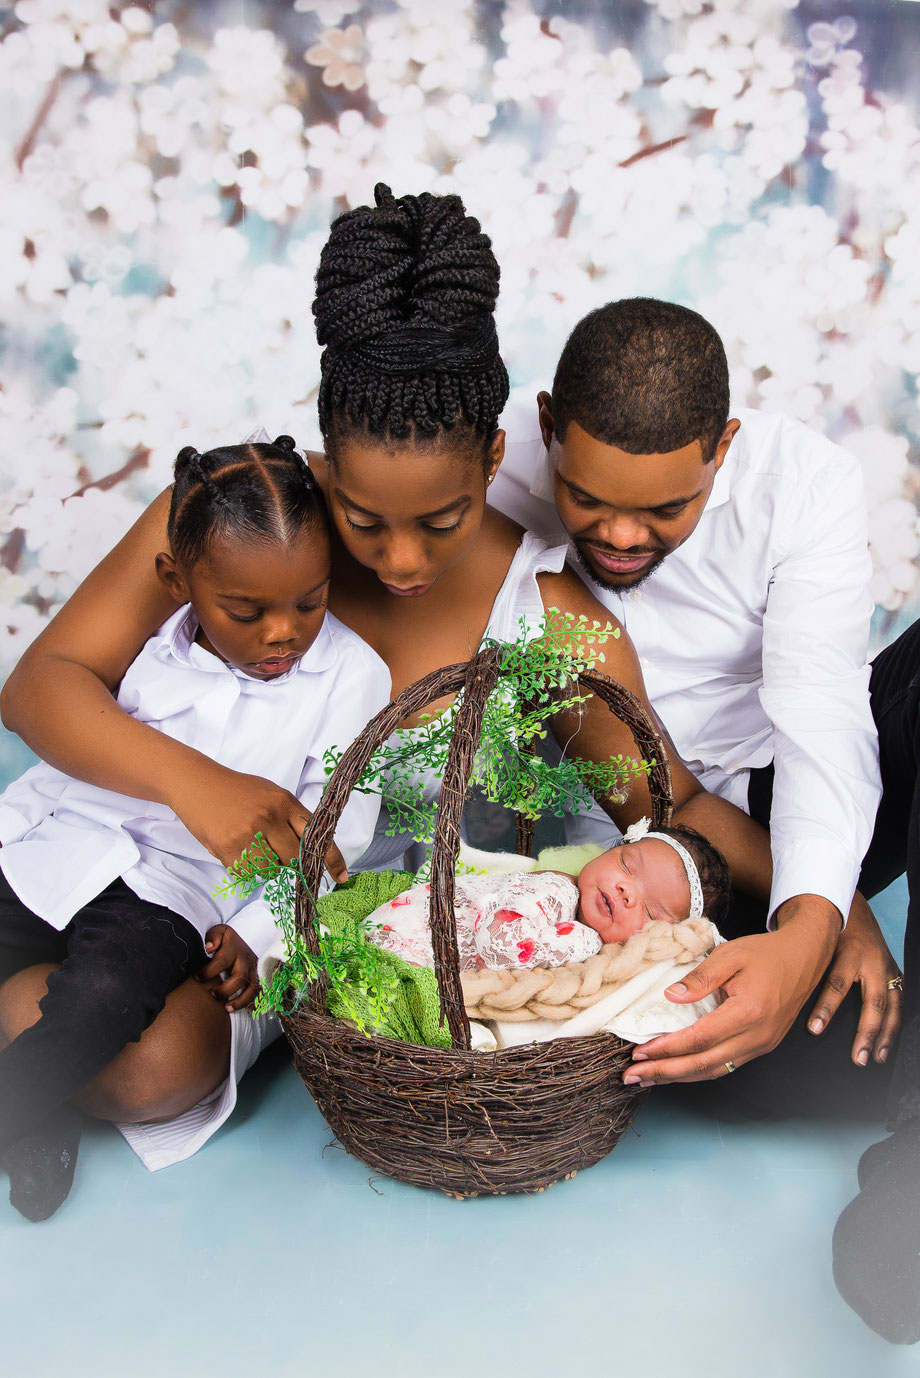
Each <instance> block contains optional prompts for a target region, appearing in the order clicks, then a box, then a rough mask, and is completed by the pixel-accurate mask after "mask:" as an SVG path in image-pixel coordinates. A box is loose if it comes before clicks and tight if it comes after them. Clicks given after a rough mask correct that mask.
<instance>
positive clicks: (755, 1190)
mask: <svg viewBox="0 0 920 1378" xmlns="http://www.w3.org/2000/svg"><path fill="white" fill-rule="evenodd" d="M904 902H905V891H904V888H903V885H900V884H899V885H897V886H895V887H892V890H891V891H889V892H888V894H887V896H886V897H885V899H884V901H883V903H882V904H881V905H880V906H879V908H880V913H881V916H882V917H883V918H884V919H885V920H886V922H888V923H889V924H890V926H891V928H892V930H895V929H896V927H897V924H898V920H899V918H901V919H902V917H903V913H904ZM660 1097H661V1093H659V1100H658V1102H657V1103H656V1100H655V1093H652V1096H651V1097H650V1100H649V1102H648V1104H647V1105H646V1107H645V1108H644V1110H643V1111H642V1113H641V1115H640V1117H639V1119H638V1122H637V1128H638V1130H639V1133H638V1134H630V1135H629V1136H628V1137H627V1138H626V1139H625V1140H624V1141H623V1142H622V1143H621V1144H620V1145H619V1147H618V1148H617V1149H616V1150H615V1151H614V1153H613V1154H612V1155H611V1156H610V1157H609V1158H607V1159H606V1160H605V1161H604V1162H602V1163H600V1164H598V1166H597V1167H594V1168H592V1169H591V1170H590V1171H588V1172H584V1173H581V1174H579V1176H578V1177H577V1178H575V1180H573V1181H571V1182H563V1183H560V1184H559V1185H557V1186H556V1187H554V1188H553V1189H552V1190H551V1191H548V1192H545V1193H542V1194H540V1195H537V1196H534V1197H531V1198H523V1197H503V1198H497V1199H477V1200H473V1201H465V1202H457V1201H452V1200H449V1199H447V1198H446V1197H443V1196H441V1195H439V1194H436V1193H434V1192H427V1191H419V1190H415V1189H413V1188H411V1187H406V1186H403V1185H401V1184H399V1183H396V1182H392V1181H389V1180H387V1179H383V1178H379V1177H378V1178H376V1179H375V1180H374V1181H373V1183H370V1182H369V1180H368V1178H369V1173H368V1171H367V1170H366V1169H365V1168H364V1167H363V1166H362V1165H361V1163H359V1162H357V1161H356V1160H355V1159H353V1158H349V1157H347V1156H346V1155H345V1154H344V1153H343V1152H342V1151H341V1150H339V1149H337V1148H334V1147H328V1144H329V1140H330V1137H331V1136H330V1133H329V1131H328V1129H327V1128H326V1126H325V1124H324V1122H323V1120H322V1119H321V1117H320V1115H319V1113H318V1111H317V1110H316V1108H315V1107H314V1105H313V1102H312V1101H311V1099H310V1097H309V1096H308V1094H307V1092H306V1091H305V1090H304V1089H303V1087H302V1086H301V1084H300V1082H299V1081H298V1079H297V1077H296V1074H295V1073H294V1072H293V1070H292V1069H291V1068H290V1066H289V1065H288V1064H287V1062H286V1058H285V1054H284V1049H283V1046H282V1045H277V1046H276V1048H275V1049H273V1050H271V1051H270V1052H269V1053H268V1054H267V1055H266V1056H265V1057H264V1058H263V1061H262V1063H261V1064H260V1066H258V1067H257V1068H256V1069H255V1070H254V1071H253V1072H252V1073H251V1074H250V1076H249V1077H248V1078H247V1079H246V1081H244V1083H243V1085H242V1087H241V1104H240V1108H239V1110H238V1112H237V1114H236V1115H235V1117H234V1118H233V1119H232V1120H231V1121H230V1122H229V1123H228V1124H227V1125H226V1126H225V1127H224V1129H223V1130H222V1131H221V1132H220V1133H219V1134H218V1135H217V1136H216V1137H215V1138H214V1139H213V1140H212V1141H211V1143H210V1144H208V1145H207V1146H206V1148H205V1149H204V1150H203V1151H202V1152H200V1153H199V1154H198V1155H197V1157H195V1158H193V1159H192V1160H191V1161H190V1162H187V1163H183V1164H180V1165H178V1166H176V1167H173V1168H168V1169H166V1170H165V1171H162V1172H159V1173H153V1174H151V1173H148V1172H146V1170H145V1169H144V1168H143V1167H142V1166H141V1165H140V1163H139V1162H138V1160H137V1159H136V1158H134V1156H133V1154H132V1153H131V1152H130V1150H129V1149H128V1148H127V1146H126V1145H125V1144H124V1143H123V1142H122V1140H121V1139H120V1138H119V1136H118V1135H117V1134H116V1133H115V1132H114V1131H113V1130H109V1129H108V1128H106V1127H103V1126H99V1127H96V1128H94V1129H92V1130H91V1131H90V1132H89V1133H88V1134H87V1136H86V1137H85V1139H84V1142H83V1146H82V1148H81V1152H80V1160H79V1163H78V1168H77V1177H76V1181H75V1185H74V1189H73V1193H72V1195H71V1198H70V1200H69V1201H68V1202H67V1203H66V1205H65V1206H64V1207H63V1208H62V1210H61V1211H60V1212H59V1213H58V1215H57V1216H55V1217H54V1219H52V1220H51V1221H48V1222H47V1223H45V1224H43V1225H30V1224H28V1223H27V1222H25V1221H23V1220H22V1219H21V1218H20V1217H19V1216H18V1215H17V1214H16V1213H15V1212H14V1211H13V1210H12V1208H11V1207H10V1206H9V1205H8V1204H7V1203H6V1201H5V1199H3V1197H2V1196H0V1356H2V1358H0V1372H2V1373H3V1375H4V1378H51V1376H52V1375H54V1378H58V1376H59V1375H68V1376H72V1378H160V1375H169V1376H170V1378H193V1375H194V1378H212V1375H213V1378H243V1376H244V1375H245V1378H251V1375H253V1374H254V1373H259V1374H265V1375H270V1376H271V1378H289V1376H290V1378H295V1376H296V1378H307V1376H308V1375H313V1374H317V1375H318V1374H322V1375H324V1378H356V1375H365V1374H367V1375H373V1378H416V1376H417V1375H431V1376H432V1378H455V1375H456V1378H473V1375H477V1374H486V1375H494V1374H507V1375H509V1378H511V1376H512V1375H513V1378H517V1375H524V1374H526V1375H528V1378H557V1375H566V1374H569V1373H572V1372H578V1371H580V1372H582V1373H585V1374H588V1375H592V1378H593V1375H599V1376H600V1375H603V1378H607V1375H616V1378H619V1376H620V1375H625V1374H628V1373H631V1374H635V1375H637V1376H641V1378H679V1376H680V1375H689V1378H703V1376H704V1375H706V1376H707V1378H708V1375H710V1374H712V1375H718V1374H721V1373H725V1372H728V1371H730V1372H731V1373H733V1374H739V1375H743V1378H786V1376H787V1375H788V1378H805V1375H809V1378H811V1376H812V1375H816V1378H824V1375H834V1378H851V1375H852V1378H865V1375H867V1374H872V1375H873V1378H874V1375H884V1378H889V1375H890V1378H900V1375H907V1374H911V1375H917V1374H918V1372H920V1347H909V1348H903V1349H902V1348H897V1347H892V1346H890V1345H888V1344H886V1343H885V1342H884V1341H883V1340H881V1339H879V1338H878V1337H877V1336H875V1335H873V1334H872V1333H871V1332H870V1331H868V1330H867V1329H866V1328H865V1327H864V1326H863V1325H862V1323H861V1322H860V1321H859V1320H858V1319H857V1317H856V1316H855V1315H854V1314H853V1313H852V1312H851V1311H849V1310H848V1308H847V1307H846V1306H845V1305H844V1303H843V1302H842V1301H841V1300H840V1298H839V1297H838V1295H837V1292H836V1291H835V1289H834V1285H833V1282H832V1279H831V1273H830V1236H831V1230H832V1228H833V1225H834V1221H835V1220H836V1218H837V1215H838V1213H839V1212H840V1210H841V1209H842V1207H843V1206H844V1205H845V1204H846V1202H847V1201H848V1200H849V1199H850V1197H851V1196H852V1195H853V1193H854V1191H855V1184H856V1177H855V1168H856V1161H857V1158H858V1155H859V1153H860V1152H861V1150H862V1149H863V1148H864V1147H865V1146H866V1145H867V1144H868V1143H870V1142H872V1141H873V1140H874V1139H876V1138H878V1137H879V1132H878V1130H875V1129H873V1128H872V1127H871V1126H866V1125H856V1124H846V1123H843V1124H837V1125H834V1126H832V1127H831V1128H828V1127H827V1126H823V1127H816V1126H813V1125H806V1124H803V1123H800V1122H794V1123H790V1124H787V1125H783V1126H779V1127H776V1126H771V1127H765V1126H763V1125H738V1124H728V1123H719V1122H716V1121H714V1120H712V1119H708V1118H704V1117H702V1116H698V1115H695V1114H693V1113H691V1112H690V1111H688V1110H686V1109H680V1108H679V1107H677V1106H674V1105H671V1104H662V1101H661V1099H660Z"/></svg>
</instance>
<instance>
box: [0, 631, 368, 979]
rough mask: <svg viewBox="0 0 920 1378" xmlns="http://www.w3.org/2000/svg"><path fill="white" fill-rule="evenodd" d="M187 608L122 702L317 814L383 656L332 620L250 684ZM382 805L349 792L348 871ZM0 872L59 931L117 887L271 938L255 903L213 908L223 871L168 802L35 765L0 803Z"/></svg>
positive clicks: (344, 834) (254, 937) (138, 666)
mask: <svg viewBox="0 0 920 1378" xmlns="http://www.w3.org/2000/svg"><path fill="white" fill-rule="evenodd" d="M197 628H198V622H197V619H196V617H195V615H194V612H193V611H192V609H191V607H190V606H189V605H185V606H184V607H182V608H180V609H179V610H178V611H177V612H176V613H174V614H173V616H172V617H170V618H169V619H168V621H166V622H164V624H163V626H162V627H161V628H160V629H159V631H158V632H157V633H156V635H154V636H153V637H151V639H150V640H149V641H148V642H147V644H146V645H145V646H144V648H143V650H142V651H141V653H140V655H139V656H138V657H137V659H136V660H135V661H134V662H133V664H132V665H131V666H130V667H129V669H128V671H127V673H126V674H125V677H124V679H123V681H122V684H121V688H120V689H119V691H118V703H119V704H120V706H121V707H122V708H123V709H124V710H125V711H126V712H127V713H130V714H131V716H132V717H134V718H137V719H138V721H140V722H144V723H148V724H150V725H151V726H152V727H155V728H156V729H157V730H158V731H160V732H164V733H166V734H167V735H168V736H170V737H172V738H173V739H174V740H176V741H179V742H184V743H185V744H186V745H187V746H191V747H194V748H195V750H196V751H200V752H201V753H202V754H203V755H205V756H208V757H210V758H211V760H214V761H217V762H219V763H220V764H221V765H224V766H227V767H229V768H230V769H231V770H236V771H240V772H242V773H244V774H250V775H259V776H262V777H264V778H265V779H268V780H272V781H273V782H274V783H275V784H278V785H281V786H283V787H284V788H285V789H288V790H290V791H291V792H292V793H293V794H296V795H297V797H298V798H299V799H300V800H301V801H302V802H303V804H304V805H305V806H306V808H308V809H310V810H311V811H312V810H313V809H315V808H316V805H317V803H318V802H319V798H320V795H321V793H322V790H323V786H324V784H325V782H326V773H325V769H324V766H323V754H324V752H325V751H326V750H327V748H329V747H331V746H337V747H341V748H343V749H344V748H345V747H347V746H348V745H349V744H350V743H351V742H352V741H353V740H354V738H355V737H356V736H357V735H358V733H359V732H360V731H361V729H362V728H363V727H364V726H365V724H366V723H367V721H368V719H369V718H371V717H373V716H374V714H375V713H377V712H378V711H379V710H380V709H381V708H382V707H383V706H384V705H385V704H386V703H387V701H388V700H389V697H390V674H389V671H388V669H387V667H386V665H385V664H384V662H383V661H382V660H381V659H380V657H379V656H378V655H377V654H376V652H374V651H373V650H371V648H370V647H369V646H368V645H366V643H365V642H363V641H362V640H361V639H360V637H358V636H357V635H356V634H355V633H354V632H352V631H350V630H349V628H347V627H345V626H343V625H342V623H341V622H339V621H338V620H337V619H336V618H335V617H333V616H332V615H331V614H328V613H327V615H326V618H325V620H324V622H323V625H322V627H321V629H320V632H319V635H318V636H317V638H316V640H315V641H314V643H313V645H312V646H311V647H310V649H309V650H308V651H307V653H306V655H304V656H303V658H302V659H301V660H300V661H299V662H298V663H297V665H296V666H294V667H293V668H292V669H290V670H288V671H286V672H285V673H284V674H283V675H279V676H278V677H277V678H276V679H273V680H270V681H266V680H258V679H253V678H252V677H251V676H249V675H247V674H246V673H245V672H244V671H242V670H238V669H236V668H234V667H233V666H230V665H226V664H224V662H223V661H221V660H219V659H218V658H217V657H216V656H215V655H212V654H211V653H210V652H209V651H205V650H204V649H203V648H202V647H201V646H198V645H196V643H195V633H196V631H197ZM378 807H379V800H378V798H377V797H376V796H374V795H363V794H357V793H353V794H352V796H351V798H350V799H349V801H348V803H347V805H346V806H345V808H344V809H343V811H342V816H341V819H340V821H339V825H338V827H337V829H336V833H335V838H336V842H337V843H338V846H339V848H340V850H341V852H342V854H343V856H344V857H345V862H346V865H351V863H352V862H354V861H355V860H357V858H358V857H359V856H360V855H361V853H362V852H363V851H364V850H365V848H366V847H367V845H368V843H369V842H370V839H371V837H372V836H373V831H374V824H375V822H376V819H377V811H378ZM0 843H2V844H3V845H2V850H0V867H2V869H3V873H4V875H5V876H6V878H7V880H8V881H9V883H10V885H11V886H12V888H13V889H14V890H15V892H16V894H17V895H18V896H19V898H20V899H21V900H22V902H23V903H24V904H25V905H27V906H28V908H29V909H31V910H32V911H33V913H35V914H38V915H39V917H40V918H43V919H45V920H46V922H48V923H49V924H51V925H52V926H53V927H54V928H57V929H63V928H65V927H66V925H67V924H68V923H69V921H70V920H71V919H72V918H73V916H74V914H75V913H76V912H77V910H78V909H80V908H82V906H83V905H84V904H86V903H88V901H90V900H91V899H93V898H94V897H95V896H96V895H98V894H99V893H100V891H101V890H103V889H104V888H105V887H106V886H107V885H109V884H110V883H111V882H112V881H113V880H115V879H116V877H118V876H121V877H122V879H123V880H124V881H125V883H126V884H127V885H128V886H129V887H130V888H131V889H132V890H133V891H134V893H135V894H136V895H138V896H140V898H141V899H145V900H150V901H152V902H153V903H155V904H163V905H166V906H167V908H169V909H171V910H173V911H174V912H175V913H178V914H181V915H182V916H183V917H184V918H186V919H188V920H189V922H190V923H192V924H194V926H195V927H196V928H198V929H199V930H200V932H201V933H202V934H204V933H206V932H207V930H208V929H209V928H211V927H212V926H213V925H214V924H216V923H231V924H232V926H233V928H234V929H235V930H236V931H237V932H238V933H239V934H240V936H241V937H242V938H243V939H244V940H245V941H246V942H247V943H248V944H249V946H250V947H251V948H252V949H253V951H255V952H256V953H258V952H259V951H260V950H262V949H264V948H265V947H267V946H268V945H269V944H270V942H271V940H272V937H273V936H274V932H275V929H274V923H273V920H272V917H271V913H270V911H269V910H268V907H267V905H266V904H265V903H264V901H263V900H261V899H256V900H251V901H248V902H247V901H245V900H243V899H240V898H238V897H235V896H221V897H215V895H214V890H215V888H216V887H217V886H218V885H220V884H221V883H222V881H224V880H225V879H226V872H225V869H224V867H223V866H222V865H221V863H220V862H219V861H218V860H217V859H216V858H215V857H213V856H212V855H211V854H210V852H208V851H207V850H206V849H205V848H204V847H203V846H202V845H201V843H200V842H198V841H197V840H196V838H194V837H193V836H192V834H191V833H190V832H189V831H188V829H187V828H186V827H185V825H184V824H183V823H181V822H180V821H179V819H178V818H177V817H176V815H175V813H173V811H172V810H171V809H169V808H167V807H166V805H164V804H156V803H151V802H149V801H147V800H143V799H134V798H131V797H129V796H128V795H124V794H116V793H114V792H113V791H112V790H106V789H101V788H99V787H98V786H96V785H88V784H85V783H84V782H83V781H80V780H74V779H72V778H71V777H70V776H68V775H64V774H63V773H62V772H61V771H59V770H56V769H55V768H54V767H53V766H49V765H46V764H45V763H43V762H41V763H39V764H38V765H36V766H34V767H33V768H32V769H31V770H28V771H26V773H25V775H23V776H22V777H21V778H20V779H19V780H17V781H15V782H14V783H13V784H12V785H10V787H9V788H8V789H7V790H6V792H5V793H4V794H3V795H2V796H0Z"/></svg>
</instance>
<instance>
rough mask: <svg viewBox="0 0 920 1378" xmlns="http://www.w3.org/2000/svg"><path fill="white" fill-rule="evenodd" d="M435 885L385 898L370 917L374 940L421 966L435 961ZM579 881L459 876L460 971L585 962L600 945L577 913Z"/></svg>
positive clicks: (549, 876)
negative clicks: (431, 908) (431, 905)
mask: <svg viewBox="0 0 920 1378" xmlns="http://www.w3.org/2000/svg"><path fill="white" fill-rule="evenodd" d="M430 888H431V887H430V886H429V885H414V886H412V887H411V888H410V889H409V890H404V891H403V893H402V894H401V895H397V896H396V898H395V899H393V900H389V901H387V903H386V904H382V905H380V906H379V907H378V908H377V909H375V910H374V911H373V913H372V914H370V915H369V917H368V920H367V924H368V929H369V937H370V939H371V941H372V942H374V943H376V944H377V945H378V946H380V947H384V948H386V949H387V951H389V952H395V953H397V954H398V956H400V957H403V958H404V959H405V960H406V961H407V962H412V963H413V964H414V965H415V966H432V965H433V963H434V957H433V954H432V949H431V933H430V930H429V927H428V902H429V891H430ZM577 909H578V886H577V885H576V884H575V882H574V881H573V880H572V879H571V878H570V877H568V876H562V875H557V874H556V873H555V872H553V871H539V872H536V873H535V874H526V873H523V872H519V871H516V872H513V873H512V874H510V875H506V876H458V877H457V880H456V889H455V899H454V913H455V915H456V921H457V947H458V949H459V953H460V970H461V971H478V970H482V969H484V968H489V969H491V970H497V969H521V968H530V967H555V966H565V965H566V964H567V963H568V962H583V961H585V960H586V959H587V958H588V957H593V956H594V954H595V953H596V952H599V951H600V950H601V946H602V943H601V940H600V937H599V936H598V934H597V933H595V931H594V929H593V928H588V927H587V926H586V925H585V924H583V923H580V922H579V921H578V919H577V918H576V917H575V916H576V912H577Z"/></svg>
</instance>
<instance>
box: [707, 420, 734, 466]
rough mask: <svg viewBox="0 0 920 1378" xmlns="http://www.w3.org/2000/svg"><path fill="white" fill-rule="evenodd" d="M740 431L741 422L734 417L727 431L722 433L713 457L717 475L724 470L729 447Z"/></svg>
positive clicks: (727, 426) (728, 424)
mask: <svg viewBox="0 0 920 1378" xmlns="http://www.w3.org/2000/svg"><path fill="white" fill-rule="evenodd" d="M740 430H741V422H740V421H738V420H737V419H736V418H735V417H732V419H731V420H730V421H729V422H727V424H726V426H725V430H724V431H723V432H722V435H721V438H720V440H719V443H718V445H717V446H716V452H715V455H714V456H713V459H714V461H715V466H716V472H717V473H718V471H719V470H720V469H721V468H722V461H723V459H724V458H725V456H726V455H727V454H728V447H729V445H731V443H732V441H733V440H734V438H735V436H736V435H737V434H738V432H739V431H740Z"/></svg>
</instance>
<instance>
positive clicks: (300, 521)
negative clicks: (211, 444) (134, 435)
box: [167, 435, 327, 569]
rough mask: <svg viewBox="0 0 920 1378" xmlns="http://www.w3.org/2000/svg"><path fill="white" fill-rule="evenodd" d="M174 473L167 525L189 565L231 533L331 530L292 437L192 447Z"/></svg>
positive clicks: (178, 556)
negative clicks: (202, 450)
mask: <svg viewBox="0 0 920 1378" xmlns="http://www.w3.org/2000/svg"><path fill="white" fill-rule="evenodd" d="M174 473H175V484H174V486H173V491H172V502H171V503H170V507H169V525H168V528H167V529H168V532H169V544H170V549H171V550H172V553H173V557H174V559H175V560H176V562H177V563H178V564H179V565H181V566H183V567H185V568H186V569H190V568H191V567H192V566H193V565H195V564H196V563H197V562H198V561H199V560H200V559H201V558H202V556H205V555H207V553H208V551H209V550H210V548H211V546H212V545H213V543H214V542H215V541H217V540H220V539H223V538H225V537H227V536H232V537H233V538H234V539H235V540H238V541H269V542H274V543H276V544H279V545H288V544H289V543H290V542H291V541H292V540H293V538H294V537H296V536H297V534H298V532H300V531H301V530H302V529H303V528H304V527H309V526H316V525H319V526H320V527H322V528H323V529H324V530H325V529H327V526H326V509H325V505H324V502H323V495H322V493H321V491H320V488H319V485H318V484H317V482H316V479H315V478H314V477H313V475H312V474H311V473H310V470H309V469H308V468H307V465H306V464H305V463H304V461H303V459H302V458H301V457H300V455H299V454H297V452H296V450H295V448H294V441H293V440H292V439H291V437H290V436H289V435H279V436H278V437H277V439H276V440H273V441H272V442H271V443H270V444H268V443H266V444H262V443H247V444H245V445H221V446H218V448H217V449H214V450H207V451H206V452H205V453H204V454H199V453H198V451H197V450H196V449H195V448H194V446H192V445H187V446H186V448H185V449H184V450H180V451H179V454H178V455H177V456H176V464H175V469H174Z"/></svg>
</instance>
